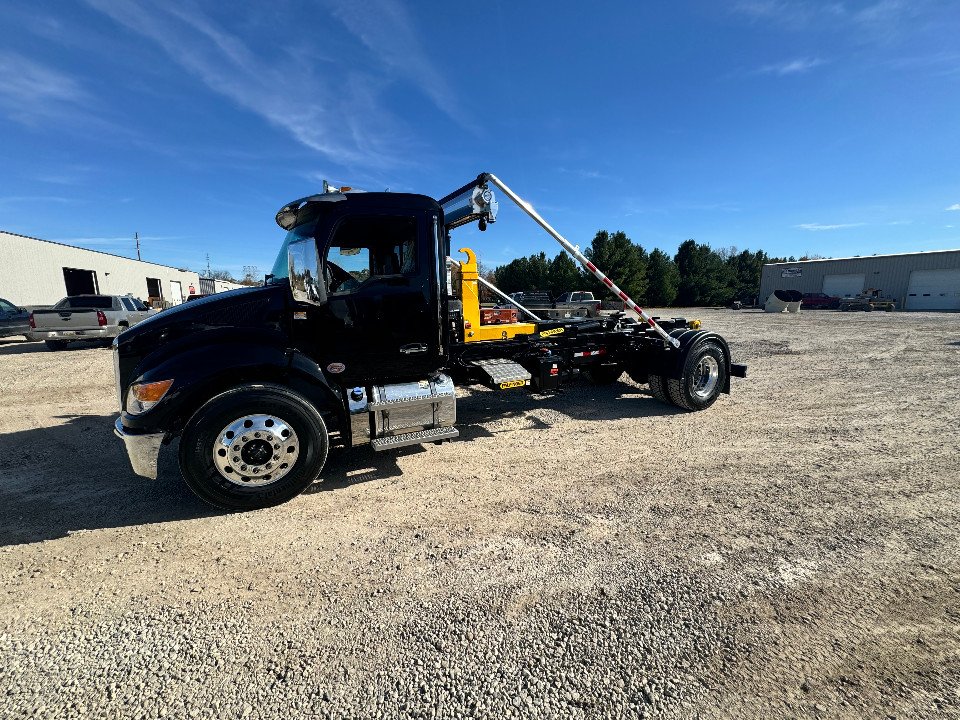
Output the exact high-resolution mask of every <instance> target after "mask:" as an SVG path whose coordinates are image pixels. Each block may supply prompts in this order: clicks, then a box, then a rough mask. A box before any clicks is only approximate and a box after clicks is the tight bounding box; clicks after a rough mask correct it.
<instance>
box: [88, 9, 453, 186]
mask: <svg viewBox="0 0 960 720" xmlns="http://www.w3.org/2000/svg"><path fill="white" fill-rule="evenodd" d="M87 2H88V4H89V5H91V6H92V7H93V8H95V9H96V10H99V11H100V12H102V13H103V14H105V15H107V16H109V17H110V18H112V19H113V20H114V21H116V22H117V23H119V24H121V25H123V26H124V27H126V28H128V29H129V30H131V31H133V32H136V33H139V34H141V35H143V36H145V37H146V38H148V39H149V40H151V41H153V42H154V43H156V44H157V45H158V46H159V47H160V48H161V49H162V50H163V51H164V52H165V53H166V54H167V55H168V56H169V57H170V59H171V60H172V61H174V62H175V63H177V64H178V65H179V66H180V67H182V68H183V69H184V70H186V71H187V72H188V73H190V74H191V75H193V76H194V77H196V78H197V79H199V80H200V81H201V82H202V83H203V84H204V85H206V87H207V88H209V89H210V90H212V91H213V92H216V93H218V94H220V95H223V96H225V97H227V98H229V99H230V100H232V101H233V102H234V103H236V104H237V105H238V106H240V107H241V108H243V109H245V110H247V111H249V112H252V113H254V114H256V115H259V116H260V117H262V118H264V119H265V120H266V121H267V122H269V123H270V124H271V125H273V126H274V127H277V128H280V129H281V130H284V131H286V132H287V133H289V134H290V135H291V136H292V137H293V138H294V139H295V140H297V141H298V142H300V143H301V144H303V145H305V146H306V147H308V148H311V149H313V150H315V151H317V152H319V153H322V154H324V155H325V156H327V157H328V158H329V159H331V160H333V161H335V162H338V163H341V164H349V165H353V164H360V165H363V166H367V167H371V166H375V167H385V166H390V165H393V164H396V163H397V161H398V147H397V146H398V145H400V144H402V142H403V133H402V132H401V131H400V130H399V128H398V127H397V124H396V121H395V120H394V119H393V118H391V116H390V115H389V114H388V113H387V112H385V111H384V109H383V108H382V107H380V104H379V91H380V89H381V86H382V85H383V84H384V82H385V81H384V80H382V79H379V78H375V77H373V76H371V75H366V74H364V73H362V72H360V71H353V70H344V69H340V70H339V71H338V72H336V73H327V74H320V73H316V72H313V71H311V63H308V62H304V58H302V57H298V56H297V55H296V54H295V53H294V52H293V51H291V52H289V53H284V52H282V51H281V52H280V53H275V54H273V55H271V57H270V59H269V60H268V59H265V58H264V57H262V56H259V55H257V54H256V53H254V52H253V51H252V50H251V49H250V48H249V47H248V46H247V45H246V43H244V41H243V40H242V39H241V38H240V37H239V36H237V35H235V34H232V33H230V32H229V31H228V30H226V29H225V28H223V27H221V26H219V25H217V24H216V23H215V22H214V21H213V20H212V19H211V18H210V17H208V16H207V15H205V14H203V13H202V12H201V11H200V10H199V9H196V7H195V6H193V5H190V6H187V5H181V4H177V3H174V2H167V3H163V4H160V5H155V4H152V3H145V2H137V1H133V2H125V3H114V2H110V1H109V0H87ZM380 25H382V26H384V27H386V23H385V21H384V19H383V18H380ZM405 32H409V33H410V34H411V36H412V30H409V26H408V30H407V31H405ZM313 60H314V61H316V58H313ZM395 62H396V63H397V64H399V63H400V58H399V57H397V58H396V59H395ZM314 64H315V62H314ZM430 87H432V88H433V90H432V92H433V93H434V95H432V97H433V96H436V97H442V96H441V95H439V94H438V93H440V90H439V89H438V88H440V87H441V86H440V85H439V81H435V82H432V83H431V84H430ZM450 102H452V101H450Z"/></svg>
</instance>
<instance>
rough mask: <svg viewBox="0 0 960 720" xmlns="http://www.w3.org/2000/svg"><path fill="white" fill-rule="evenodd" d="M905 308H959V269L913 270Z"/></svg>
mask: <svg viewBox="0 0 960 720" xmlns="http://www.w3.org/2000/svg"><path fill="white" fill-rule="evenodd" d="M906 309H907V310H960V270H914V271H913V272H912V273H910V284H909V285H908V286H907V303H906Z"/></svg>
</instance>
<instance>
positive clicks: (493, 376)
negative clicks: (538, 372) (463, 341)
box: [472, 358, 530, 390]
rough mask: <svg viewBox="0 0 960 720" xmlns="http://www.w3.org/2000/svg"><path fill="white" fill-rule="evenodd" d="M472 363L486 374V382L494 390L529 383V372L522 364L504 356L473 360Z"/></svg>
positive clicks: (507, 388) (523, 385) (508, 388)
mask: <svg viewBox="0 0 960 720" xmlns="http://www.w3.org/2000/svg"><path fill="white" fill-rule="evenodd" d="M472 364H473V365H475V366H476V367H478V368H480V369H481V370H482V371H483V372H484V374H485V375H486V376H487V378H488V380H486V384H487V385H489V386H490V387H492V388H493V389H494V390H510V389H511V388H519V387H526V386H528V385H529V384H530V373H529V371H527V370H526V369H525V368H524V367H523V366H522V365H520V364H518V363H516V362H514V361H513V360H507V359H506V358H489V359H487V360H474V361H473V363H472Z"/></svg>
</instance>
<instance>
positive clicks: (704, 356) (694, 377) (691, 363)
mask: <svg viewBox="0 0 960 720" xmlns="http://www.w3.org/2000/svg"><path fill="white" fill-rule="evenodd" d="M651 379H652V378H651ZM726 380H727V357H726V354H725V353H724V350H723V348H722V347H720V346H719V345H718V344H717V343H715V342H704V343H702V344H700V345H697V346H695V347H694V348H693V350H691V351H690V353H689V354H688V355H687V358H686V360H684V363H683V374H682V375H681V377H680V379H679V380H674V379H673V378H667V379H666V381H665V382H666V386H667V392H668V394H669V396H670V402H672V403H673V404H674V405H676V406H677V407H678V408H680V409H681V410H689V411H696V410H706V409H707V408H708V407H710V406H711V405H713V403H715V402H716V401H717V398H718V397H719V396H720V393H721V392H722V390H723V386H724V385H725V384H726ZM650 386H651V388H652V387H653V383H652V382H651V383H650Z"/></svg>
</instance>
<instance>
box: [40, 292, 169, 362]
mask: <svg viewBox="0 0 960 720" xmlns="http://www.w3.org/2000/svg"><path fill="white" fill-rule="evenodd" d="M156 312H157V311H154V310H151V309H150V308H148V307H147V306H146V305H144V304H143V303H142V302H140V301H139V300H138V299H137V298H135V297H133V296H131V295H71V296H70V297H65V298H64V299H63V300H61V301H60V302H58V303H57V304H56V305H54V306H53V307H52V308H51V309H49V310H34V311H33V312H32V313H30V332H28V333H27V338H29V339H30V340H43V341H44V342H46V343H47V347H48V348H50V349H51V350H62V349H63V348H65V347H66V346H67V343H69V342H71V341H73V340H112V339H113V338H115V337H116V336H117V335H119V334H120V333H122V332H123V331H124V330H126V329H127V328H128V327H132V326H134V325H136V324H137V323H138V322H140V321H141V320H145V319H146V318H148V317H150V316H151V315H153V314H155V313H156Z"/></svg>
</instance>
